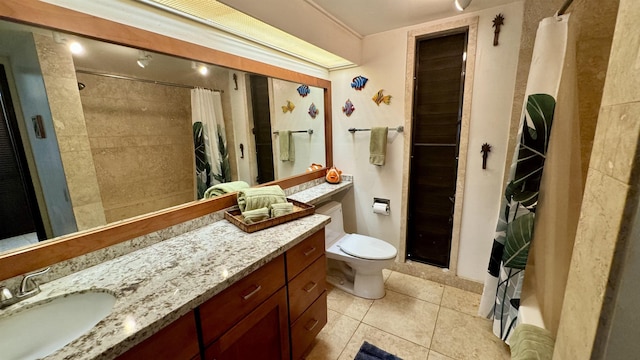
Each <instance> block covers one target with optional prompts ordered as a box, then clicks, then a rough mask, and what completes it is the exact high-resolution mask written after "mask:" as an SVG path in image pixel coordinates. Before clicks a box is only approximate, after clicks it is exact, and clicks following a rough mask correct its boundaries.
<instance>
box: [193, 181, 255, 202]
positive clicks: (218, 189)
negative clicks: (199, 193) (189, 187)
mask: <svg viewBox="0 0 640 360" xmlns="http://www.w3.org/2000/svg"><path fill="white" fill-rule="evenodd" d="M248 187H249V184H247V183H246V182H244V181H231V182H227V183H222V184H216V185H213V186H212V187H210V188H208V189H207V191H205V192H204V198H205V199H208V198H212V197H216V196H220V195H224V194H228V193H232V192H236V191H238V190H241V189H246V188H248Z"/></svg>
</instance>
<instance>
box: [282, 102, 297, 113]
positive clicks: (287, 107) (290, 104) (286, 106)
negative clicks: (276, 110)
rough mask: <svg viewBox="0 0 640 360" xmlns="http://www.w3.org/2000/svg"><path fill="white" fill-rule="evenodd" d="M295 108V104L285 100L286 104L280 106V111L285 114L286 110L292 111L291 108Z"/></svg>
mask: <svg viewBox="0 0 640 360" xmlns="http://www.w3.org/2000/svg"><path fill="white" fill-rule="evenodd" d="M295 108H296V106H295V105H293V103H292V102H291V101H289V100H287V105H285V106H283V107H282V112H283V113H285V114H286V113H287V111H288V112H293V109H295Z"/></svg>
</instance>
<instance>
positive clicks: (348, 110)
mask: <svg viewBox="0 0 640 360" xmlns="http://www.w3.org/2000/svg"><path fill="white" fill-rule="evenodd" d="M354 111H356V107H355V106H353V103H352V102H351V100H349V99H347V101H345V103H344V106H343V107H342V112H343V113H344V114H345V115H347V116H351V114H353V112H354Z"/></svg>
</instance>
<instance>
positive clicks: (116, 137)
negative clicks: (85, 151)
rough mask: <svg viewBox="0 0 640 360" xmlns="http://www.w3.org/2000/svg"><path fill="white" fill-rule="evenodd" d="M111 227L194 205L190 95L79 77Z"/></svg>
mask: <svg viewBox="0 0 640 360" xmlns="http://www.w3.org/2000/svg"><path fill="white" fill-rule="evenodd" d="M78 81H80V82H82V83H84V84H85V86H86V87H85V88H84V90H82V91H81V92H80V97H81V99H82V107H83V109H84V117H85V121H86V126H87V132H88V134H89V142H90V145H91V153H92V155H93V161H94V163H95V168H96V173H97V177H98V184H99V185H100V193H101V195H102V202H103V205H104V213H105V217H106V220H107V222H113V221H117V220H121V219H126V218H130V217H132V216H136V215H141V214H146V213H149V212H152V211H155V210H159V209H164V208H167V207H170V206H174V205H178V204H183V203H185V202H189V201H193V200H194V176H193V174H194V154H193V140H192V134H191V133H192V130H191V97H190V92H189V91H190V90H189V89H185V88H178V87H170V86H162V85H156V84H149V83H143V82H138V81H130V80H121V79H113V78H107V77H102V76H96V75H88V74H81V73H79V74H78Z"/></svg>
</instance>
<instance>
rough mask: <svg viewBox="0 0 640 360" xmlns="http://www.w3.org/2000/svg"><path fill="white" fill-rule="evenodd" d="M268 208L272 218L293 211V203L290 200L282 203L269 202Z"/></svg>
mask: <svg viewBox="0 0 640 360" xmlns="http://www.w3.org/2000/svg"><path fill="white" fill-rule="evenodd" d="M269 208H270V209H271V217H272V218H274V217H276V216H282V215H287V214H290V213H292V212H293V204H292V203H290V202H287V203H282V204H271V205H270V206H269Z"/></svg>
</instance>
